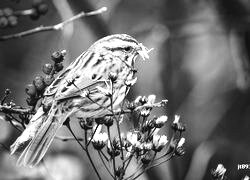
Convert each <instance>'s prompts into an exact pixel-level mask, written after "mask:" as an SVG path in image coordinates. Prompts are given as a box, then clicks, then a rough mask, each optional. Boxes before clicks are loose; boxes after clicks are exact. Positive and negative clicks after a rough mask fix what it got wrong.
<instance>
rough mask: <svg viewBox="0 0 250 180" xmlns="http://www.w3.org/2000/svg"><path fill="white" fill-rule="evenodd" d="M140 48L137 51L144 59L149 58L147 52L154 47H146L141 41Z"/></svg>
mask: <svg viewBox="0 0 250 180" xmlns="http://www.w3.org/2000/svg"><path fill="white" fill-rule="evenodd" d="M139 46H140V50H139V51H137V52H138V53H139V55H140V56H141V57H142V59H143V60H144V61H145V60H146V59H149V55H148V53H149V52H150V51H152V50H153V49H154V48H151V49H148V48H146V47H145V46H144V45H143V44H142V43H140V44H139Z"/></svg>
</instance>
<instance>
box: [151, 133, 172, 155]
mask: <svg viewBox="0 0 250 180" xmlns="http://www.w3.org/2000/svg"><path fill="white" fill-rule="evenodd" d="M167 143H168V138H167V136H166V135H158V134H155V135H153V150H154V151H156V152H159V151H161V150H162V148H163V147H164V146H165V145H166V144H167Z"/></svg>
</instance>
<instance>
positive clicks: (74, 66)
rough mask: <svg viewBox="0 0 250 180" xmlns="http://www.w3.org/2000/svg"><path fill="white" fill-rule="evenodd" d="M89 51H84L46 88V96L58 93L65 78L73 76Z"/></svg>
mask: <svg viewBox="0 0 250 180" xmlns="http://www.w3.org/2000/svg"><path fill="white" fill-rule="evenodd" d="M87 54H88V53H86V52H83V53H82V54H81V55H80V56H79V57H78V58H77V59H76V60H75V61H74V62H72V63H71V64H70V65H69V66H68V68H66V69H65V70H64V71H63V72H62V73H61V74H60V75H59V76H58V77H57V78H56V79H55V80H54V81H53V82H52V83H51V84H50V86H49V87H48V88H47V89H46V91H45V92H44V96H53V95H55V94H56V92H57V91H58V89H59V88H60V86H61V84H62V83H63V82H65V81H64V80H65V78H66V77H68V76H72V74H74V73H73V72H74V71H75V69H77V67H78V66H79V65H80V64H81V62H82V61H83V59H84V58H86V56H87Z"/></svg>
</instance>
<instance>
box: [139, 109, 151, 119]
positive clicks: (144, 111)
mask: <svg viewBox="0 0 250 180" xmlns="http://www.w3.org/2000/svg"><path fill="white" fill-rule="evenodd" d="M150 112H151V110H150V109H142V110H141V112H140V115H141V116H143V117H147V116H149V115H150Z"/></svg>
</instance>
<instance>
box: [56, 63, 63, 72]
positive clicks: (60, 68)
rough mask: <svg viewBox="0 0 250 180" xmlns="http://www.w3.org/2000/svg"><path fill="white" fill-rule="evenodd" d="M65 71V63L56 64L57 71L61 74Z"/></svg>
mask: <svg viewBox="0 0 250 180" xmlns="http://www.w3.org/2000/svg"><path fill="white" fill-rule="evenodd" d="M62 69H63V63H56V64H55V71H56V72H59V71H61V70H62Z"/></svg>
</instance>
